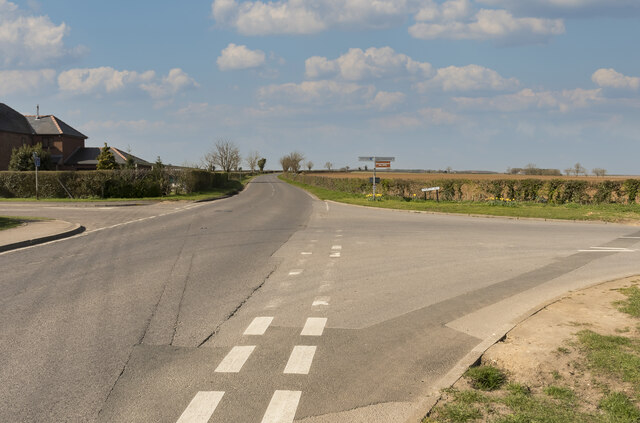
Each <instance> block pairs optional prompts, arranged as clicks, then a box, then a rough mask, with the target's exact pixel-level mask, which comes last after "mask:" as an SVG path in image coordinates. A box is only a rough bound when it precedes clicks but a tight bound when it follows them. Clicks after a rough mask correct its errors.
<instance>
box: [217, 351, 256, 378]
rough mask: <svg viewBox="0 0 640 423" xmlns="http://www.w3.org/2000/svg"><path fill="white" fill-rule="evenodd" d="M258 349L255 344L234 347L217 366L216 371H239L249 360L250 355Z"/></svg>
mask: <svg viewBox="0 0 640 423" xmlns="http://www.w3.org/2000/svg"><path fill="white" fill-rule="evenodd" d="M255 349H256V346H255V345H250V346H249V345H247V346H242V347H233V348H232V349H231V351H229V354H227V356H226V357H225V358H224V360H222V361H221V362H220V364H219V365H218V367H216V370H215V372H216V373H238V372H239V371H240V370H241V369H242V366H244V363H246V362H247V360H248V359H249V356H250V355H251V353H252V352H253V350H255Z"/></svg>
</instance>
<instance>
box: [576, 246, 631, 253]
mask: <svg viewBox="0 0 640 423" xmlns="http://www.w3.org/2000/svg"><path fill="white" fill-rule="evenodd" d="M635 251H636V250H630V249H628V248H617V247H591V249H590V250H578V252H580V253H634V252H635Z"/></svg>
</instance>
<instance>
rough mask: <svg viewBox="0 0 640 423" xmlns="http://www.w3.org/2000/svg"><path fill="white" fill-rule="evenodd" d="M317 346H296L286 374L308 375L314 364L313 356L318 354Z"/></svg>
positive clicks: (286, 368) (290, 357) (285, 370)
mask: <svg viewBox="0 0 640 423" xmlns="http://www.w3.org/2000/svg"><path fill="white" fill-rule="evenodd" d="M316 348H317V347H315V346H309V345H296V346H295V347H293V351H291V355H290V356H289V361H288V362H287V366H286V367H285V368H284V373H285V374H294V375H308V374H309V370H310V369H311V363H313V356H314V355H315V354H316Z"/></svg>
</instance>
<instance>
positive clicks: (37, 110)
mask: <svg viewBox="0 0 640 423" xmlns="http://www.w3.org/2000/svg"><path fill="white" fill-rule="evenodd" d="M38 119H40V105H39V104H38V105H36V120H38Z"/></svg>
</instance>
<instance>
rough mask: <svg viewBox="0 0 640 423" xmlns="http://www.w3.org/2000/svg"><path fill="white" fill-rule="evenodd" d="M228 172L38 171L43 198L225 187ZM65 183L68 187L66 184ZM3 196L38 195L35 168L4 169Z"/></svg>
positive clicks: (153, 193) (0, 177) (148, 194)
mask: <svg viewBox="0 0 640 423" xmlns="http://www.w3.org/2000/svg"><path fill="white" fill-rule="evenodd" d="M226 183H227V180H226V176H225V175H222V174H219V173H213V172H207V171H204V170H198V169H179V170H176V169H170V168H167V167H165V168H163V169H162V170H155V171H150V170H134V169H123V170H99V171H78V172H75V171H58V172H53V171H45V172H39V173H38V191H39V195H40V197H42V198H66V197H68V194H67V192H66V191H65V188H66V189H67V190H68V191H69V192H70V193H71V195H73V197H74V198H142V197H160V196H163V195H167V194H170V193H171V192H173V193H176V194H191V193H193V192H198V191H207V190H210V189H213V188H218V187H222V186H224V185H225V184H226ZM63 185H64V187H63ZM0 197H4V198H14V197H17V198H28V197H35V176H34V173H33V172H0Z"/></svg>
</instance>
